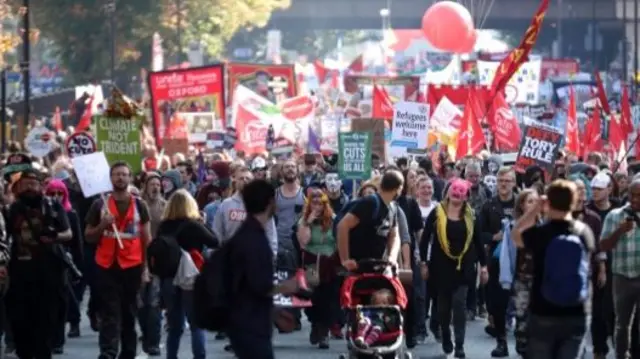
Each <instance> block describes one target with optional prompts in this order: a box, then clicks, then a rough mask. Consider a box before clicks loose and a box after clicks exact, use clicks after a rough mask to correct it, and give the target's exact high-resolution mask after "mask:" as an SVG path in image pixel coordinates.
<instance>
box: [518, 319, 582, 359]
mask: <svg viewBox="0 0 640 359" xmlns="http://www.w3.org/2000/svg"><path fill="white" fill-rule="evenodd" d="M588 322H589V321H588V319H585V318H580V317H578V318H572V317H566V318H561V317H558V318H552V317H540V316H536V315H531V316H529V323H528V325H527V332H528V337H529V340H528V342H527V355H526V356H525V358H527V359H576V358H582V357H583V356H584V353H585V335H586V334H587V328H588V327H589V326H588Z"/></svg>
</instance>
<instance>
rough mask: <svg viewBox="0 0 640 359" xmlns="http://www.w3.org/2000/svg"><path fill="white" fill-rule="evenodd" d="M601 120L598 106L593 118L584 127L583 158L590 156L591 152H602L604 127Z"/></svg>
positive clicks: (594, 110)
mask: <svg viewBox="0 0 640 359" xmlns="http://www.w3.org/2000/svg"><path fill="white" fill-rule="evenodd" d="M601 125H602V124H601V119H600V106H599V105H597V104H596V107H595V108H594V109H593V114H592V115H591V118H589V119H588V120H587V123H586V125H585V127H584V151H583V152H582V154H583V156H586V155H588V154H589V153H591V152H600V151H602V147H603V146H602V141H601V138H602V126H601Z"/></svg>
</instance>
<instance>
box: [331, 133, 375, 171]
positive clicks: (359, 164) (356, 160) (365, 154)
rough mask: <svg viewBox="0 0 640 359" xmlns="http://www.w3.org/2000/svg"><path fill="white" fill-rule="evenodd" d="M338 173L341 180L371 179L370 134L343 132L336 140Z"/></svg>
mask: <svg viewBox="0 0 640 359" xmlns="http://www.w3.org/2000/svg"><path fill="white" fill-rule="evenodd" d="M338 143H339V145H338V147H339V152H338V153H339V154H340V156H338V173H339V174H340V178H342V179H351V180H367V179H369V178H371V132H345V133H340V134H339V139H338Z"/></svg>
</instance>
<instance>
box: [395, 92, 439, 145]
mask: <svg viewBox="0 0 640 359" xmlns="http://www.w3.org/2000/svg"><path fill="white" fill-rule="evenodd" d="M429 114H430V112H429V105H425V104H423V103H419V102H405V101H403V102H396V103H395V104H394V105H393V127H392V128H391V147H400V148H407V149H426V148H427V134H428V131H429Z"/></svg>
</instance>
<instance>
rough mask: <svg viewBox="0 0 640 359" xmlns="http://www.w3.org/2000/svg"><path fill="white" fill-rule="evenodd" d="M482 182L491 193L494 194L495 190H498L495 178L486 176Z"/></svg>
mask: <svg viewBox="0 0 640 359" xmlns="http://www.w3.org/2000/svg"><path fill="white" fill-rule="evenodd" d="M482 182H484V185H485V186H487V188H489V190H490V191H491V193H493V194H496V189H497V188H498V179H497V178H496V176H494V175H486V176H484V179H483V180H482Z"/></svg>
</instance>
